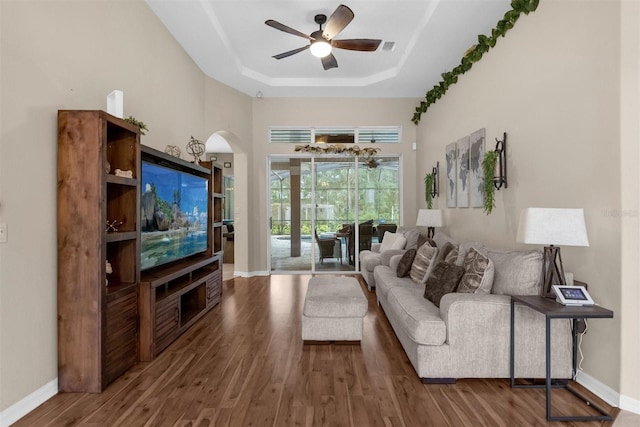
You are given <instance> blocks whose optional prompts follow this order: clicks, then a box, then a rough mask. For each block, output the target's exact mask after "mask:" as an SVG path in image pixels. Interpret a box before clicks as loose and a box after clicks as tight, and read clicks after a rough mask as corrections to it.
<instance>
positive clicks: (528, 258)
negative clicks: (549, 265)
mask: <svg viewBox="0 0 640 427" xmlns="http://www.w3.org/2000/svg"><path fill="white" fill-rule="evenodd" d="M484 254H485V255H486V256H487V257H489V259H490V260H491V261H492V262H493V265H494V267H495V275H494V278H493V287H492V288H491V293H494V294H501V295H540V292H541V290H542V282H541V277H542V251H540V250H532V251H501V250H497V249H491V248H484Z"/></svg>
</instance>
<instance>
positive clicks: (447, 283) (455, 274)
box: [424, 261, 464, 307]
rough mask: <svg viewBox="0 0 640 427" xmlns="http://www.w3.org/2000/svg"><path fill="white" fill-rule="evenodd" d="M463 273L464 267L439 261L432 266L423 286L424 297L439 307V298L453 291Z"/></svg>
mask: <svg viewBox="0 0 640 427" xmlns="http://www.w3.org/2000/svg"><path fill="white" fill-rule="evenodd" d="M463 274H464V267H461V266H458V265H455V264H449V263H446V262H443V261H440V262H439V263H438V264H436V265H435V266H434V267H433V271H431V274H430V275H429V277H428V278H427V283H425V287H424V297H425V298H426V299H428V300H429V301H431V302H432V303H433V304H434V305H435V306H436V307H440V299H441V298H442V297H443V296H444V295H446V294H449V293H451V292H455V291H456V289H457V287H458V283H460V279H461V278H462V275H463Z"/></svg>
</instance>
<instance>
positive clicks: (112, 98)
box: [107, 90, 124, 119]
mask: <svg viewBox="0 0 640 427" xmlns="http://www.w3.org/2000/svg"><path fill="white" fill-rule="evenodd" d="M107 113H109V114H111V115H112V116H116V117H118V118H120V119H121V118H123V117H124V94H123V92H122V91H121V90H114V91H113V92H111V93H110V94H109V95H108V96H107Z"/></svg>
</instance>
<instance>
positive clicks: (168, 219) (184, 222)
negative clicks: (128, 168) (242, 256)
mask: <svg viewBox="0 0 640 427" xmlns="http://www.w3.org/2000/svg"><path fill="white" fill-rule="evenodd" d="M141 180H142V185H141V186H140V187H141V192H142V194H141V198H140V224H141V226H140V230H141V233H140V248H141V250H140V268H141V270H147V269H150V268H153V267H157V266H159V265H163V264H167V263H170V262H173V261H177V260H180V259H182V258H186V257H189V256H191V255H195V254H197V253H201V252H204V251H206V250H207V214H208V213H207V206H208V197H209V191H208V184H209V182H208V180H207V179H206V178H202V177H199V176H196V175H192V174H189V173H186V172H182V171H179V170H176V169H171V168H168V167H165V166H161V165H157V164H155V163H151V162H147V161H144V160H143V161H142V176H141Z"/></svg>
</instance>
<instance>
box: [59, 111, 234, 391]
mask: <svg viewBox="0 0 640 427" xmlns="http://www.w3.org/2000/svg"><path fill="white" fill-rule="evenodd" d="M145 157H146V158H154V159H155V160H156V161H157V162H159V163H162V162H164V163H165V164H167V165H171V167H173V168H177V169H181V170H184V171H188V172H189V173H191V174H194V175H199V176H201V177H205V178H206V179H207V180H208V189H209V197H208V201H207V203H208V209H207V213H208V218H207V249H206V251H205V252H202V253H199V254H196V255H193V256H191V257H188V258H185V259H182V260H179V261H175V262H173V263H169V264H166V265H161V266H158V267H155V268H151V269H148V270H145V271H143V272H142V273H141V262H140V250H141V248H140V245H141V244H140V232H141V228H140V194H141V188H140V187H141V160H142V159H143V158H145ZM118 169H119V170H120V171H124V173H122V172H118V176H116V174H115V173H116V170H118ZM222 197H223V195H222V169H221V168H220V167H218V166H217V165H214V164H211V163H210V162H202V163H201V165H195V164H192V163H189V162H187V161H185V160H181V159H177V158H175V157H171V156H169V155H168V154H165V153H162V152H160V151H157V150H154V149H151V148H148V147H144V146H141V145H140V131H139V129H138V127H136V126H134V125H132V124H130V123H128V122H126V121H124V120H122V119H119V118H117V117H114V116H111V115H109V114H107V113H105V112H103V111H93V110H92V111H84V110H83V111H71V110H61V111H59V112H58V208H57V217H58V388H59V390H60V391H63V392H101V391H102V390H104V389H105V388H106V387H107V386H108V385H109V384H110V383H111V382H113V381H114V380H115V379H116V378H118V377H119V376H120V375H122V374H123V373H124V372H126V371H127V370H128V369H129V368H131V367H132V366H134V365H135V364H136V363H137V362H138V361H148V360H152V359H153V358H154V357H155V356H156V355H157V354H158V353H160V352H161V351H162V350H163V349H165V348H166V347H167V346H168V345H169V344H170V343H171V342H172V341H174V340H175V339H176V338H177V337H178V336H179V335H180V334H181V333H183V332H184V331H185V330H187V329H188V328H189V327H190V326H191V325H192V324H193V323H194V322H196V321H197V319H199V318H200V317H202V316H203V315H204V314H205V313H206V312H207V311H209V310H210V309H211V308H213V307H214V306H215V305H216V304H218V303H219V302H220V299H221V291H222V249H223V248H222Z"/></svg>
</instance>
